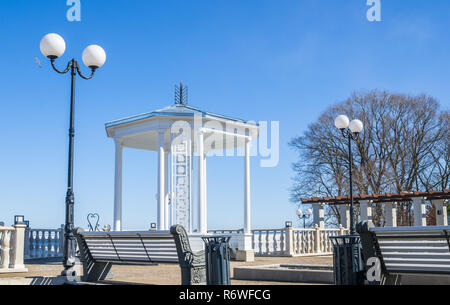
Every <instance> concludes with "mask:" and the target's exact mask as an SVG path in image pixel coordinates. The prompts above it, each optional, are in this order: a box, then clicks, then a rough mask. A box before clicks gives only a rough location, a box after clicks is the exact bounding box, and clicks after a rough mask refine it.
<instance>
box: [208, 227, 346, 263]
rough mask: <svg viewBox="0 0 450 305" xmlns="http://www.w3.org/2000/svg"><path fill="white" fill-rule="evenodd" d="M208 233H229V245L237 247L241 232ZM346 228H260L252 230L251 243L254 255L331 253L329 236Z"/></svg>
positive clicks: (215, 232)
mask: <svg viewBox="0 0 450 305" xmlns="http://www.w3.org/2000/svg"><path fill="white" fill-rule="evenodd" d="M208 233H210V234H223V235H230V236H231V239H230V246H231V248H232V249H233V250H235V248H236V249H237V237H238V236H239V234H243V229H239V230H209V231H208ZM347 233H348V230H347V229H345V228H343V227H340V228H337V229H323V228H322V229H321V228H319V227H315V228H314V229H296V228H282V229H260V230H252V234H253V237H252V245H253V250H254V251H255V256H301V255H324V254H332V253H333V244H332V243H331V240H330V237H331V236H338V235H344V234H347Z"/></svg>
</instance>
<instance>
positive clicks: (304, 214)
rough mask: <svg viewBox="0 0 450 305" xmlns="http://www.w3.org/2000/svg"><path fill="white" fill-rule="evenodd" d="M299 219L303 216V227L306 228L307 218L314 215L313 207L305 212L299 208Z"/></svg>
mask: <svg viewBox="0 0 450 305" xmlns="http://www.w3.org/2000/svg"><path fill="white" fill-rule="evenodd" d="M296 214H297V216H298V219H301V218H303V229H306V219H307V218H309V217H311V215H312V210H311V209H307V210H306V211H305V213H303V211H302V210H301V209H298V210H297V212H296Z"/></svg>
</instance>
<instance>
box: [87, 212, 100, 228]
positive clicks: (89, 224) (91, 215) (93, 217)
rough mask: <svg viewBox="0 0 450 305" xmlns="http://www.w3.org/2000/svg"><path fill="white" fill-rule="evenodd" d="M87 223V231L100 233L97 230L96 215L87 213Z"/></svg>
mask: <svg viewBox="0 0 450 305" xmlns="http://www.w3.org/2000/svg"><path fill="white" fill-rule="evenodd" d="M92 220H95V221H96V222H95V226H92V222H91V221H92ZM87 221H88V226H89V231H100V230H99V226H100V225H99V221H100V216H99V215H98V214H97V213H89V214H88V215H87Z"/></svg>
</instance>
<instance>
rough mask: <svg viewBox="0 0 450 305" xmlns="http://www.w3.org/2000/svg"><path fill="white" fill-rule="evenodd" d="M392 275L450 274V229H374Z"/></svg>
mask: <svg viewBox="0 0 450 305" xmlns="http://www.w3.org/2000/svg"><path fill="white" fill-rule="evenodd" d="M370 232H372V233H373V234H374V236H375V238H376V240H375V248H376V250H377V252H378V253H379V255H380V256H381V259H382V264H383V265H384V266H383V267H384V268H385V271H386V272H388V273H421V274H450V239H449V238H450V226H445V227H443V226H440V227H397V228H374V227H372V228H370Z"/></svg>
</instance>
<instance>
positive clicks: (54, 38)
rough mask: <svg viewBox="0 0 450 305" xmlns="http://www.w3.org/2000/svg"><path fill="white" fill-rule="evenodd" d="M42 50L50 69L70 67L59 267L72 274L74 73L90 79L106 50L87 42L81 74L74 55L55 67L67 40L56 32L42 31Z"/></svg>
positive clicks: (67, 70) (100, 64) (65, 272)
mask: <svg viewBox="0 0 450 305" xmlns="http://www.w3.org/2000/svg"><path fill="white" fill-rule="evenodd" d="M40 48H41V52H42V54H44V56H46V57H48V58H49V59H50V62H51V64H52V67H53V69H54V70H55V71H56V72H58V73H60V74H65V73H67V72H69V71H70V75H71V91H70V126H69V162H68V178H67V192H66V221H65V225H64V258H63V265H64V270H63V271H62V273H61V274H62V275H63V276H75V275H76V274H75V270H74V269H73V266H74V265H75V249H74V244H73V241H74V240H75V238H74V236H73V233H72V230H73V228H74V204H75V199H74V193H73V151H74V150H73V146H74V145H73V144H74V136H75V128H74V108H75V77H76V75H77V74H78V75H79V76H80V77H81V78H83V79H91V78H92V77H93V76H94V73H95V70H96V69H98V68H100V67H101V66H102V65H103V64H104V63H105V61H106V54H105V51H104V50H103V49H102V48H101V47H100V46H98V45H90V46H88V47H87V48H86V49H84V51H83V56H82V58H83V62H84V64H85V65H86V66H88V67H89V68H90V69H91V74H90V75H89V76H84V75H83V74H82V73H81V71H80V66H79V65H78V62H77V61H76V60H75V59H72V60H70V61H69V63H68V64H67V67H66V69H65V70H62V71H61V70H58V69H57V68H56V67H55V59H56V58H58V57H60V56H61V55H63V54H64V51H65V50H66V43H65V41H64V39H63V38H62V37H61V36H59V35H58V34H54V33H50V34H47V35H45V36H44V37H43V38H42V40H41V44H40Z"/></svg>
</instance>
